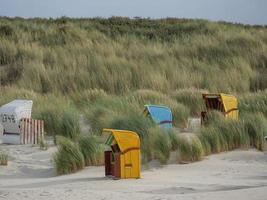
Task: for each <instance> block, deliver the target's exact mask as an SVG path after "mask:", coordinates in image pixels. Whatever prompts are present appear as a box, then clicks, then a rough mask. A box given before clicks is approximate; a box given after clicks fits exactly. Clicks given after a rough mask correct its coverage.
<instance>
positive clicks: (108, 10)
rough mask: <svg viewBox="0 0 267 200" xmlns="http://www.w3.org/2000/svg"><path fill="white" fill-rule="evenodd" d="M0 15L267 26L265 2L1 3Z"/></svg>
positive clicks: (73, 0)
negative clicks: (200, 20) (166, 19)
mask: <svg viewBox="0 0 267 200" xmlns="http://www.w3.org/2000/svg"><path fill="white" fill-rule="evenodd" d="M0 16H10V17H14V16H19V17H26V18H28V17H61V16H68V17H97V16H98V17H111V16H128V17H135V16H139V17H150V18H164V17H178V18H204V19H210V20H215V21H218V20H223V21H229V22H239V23H245V24H263V25H267V0H0Z"/></svg>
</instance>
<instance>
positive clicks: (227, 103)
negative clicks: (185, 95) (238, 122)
mask: <svg viewBox="0 0 267 200" xmlns="http://www.w3.org/2000/svg"><path fill="white" fill-rule="evenodd" d="M202 96H203V99H204V101H205V105H206V108H207V111H210V110H218V111H220V112H222V113H223V114H224V115H225V116H229V117H232V118H237V117H238V101H237V98H236V97H235V96H233V95H229V94H223V93H219V94H202Z"/></svg>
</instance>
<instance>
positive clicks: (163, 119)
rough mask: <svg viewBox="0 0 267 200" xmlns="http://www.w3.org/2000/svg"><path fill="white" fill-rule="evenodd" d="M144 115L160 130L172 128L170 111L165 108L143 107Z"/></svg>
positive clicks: (155, 106) (156, 106)
mask: <svg viewBox="0 0 267 200" xmlns="http://www.w3.org/2000/svg"><path fill="white" fill-rule="evenodd" d="M144 114H145V115H146V116H149V117H151V119H152V120H153V121H154V122H155V123H157V124H159V125H160V127H162V128H167V129H168V128H172V111H171V109H170V108H168V107H166V106H158V105H145V110H144Z"/></svg>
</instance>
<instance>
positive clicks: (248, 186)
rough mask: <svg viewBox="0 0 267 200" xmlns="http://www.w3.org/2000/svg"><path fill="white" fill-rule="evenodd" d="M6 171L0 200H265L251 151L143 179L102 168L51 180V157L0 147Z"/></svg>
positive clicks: (263, 158) (262, 171)
mask: <svg viewBox="0 0 267 200" xmlns="http://www.w3.org/2000/svg"><path fill="white" fill-rule="evenodd" d="M1 148H2V149H5V150H6V151H8V152H9V154H10V156H11V161H10V163H9V166H7V167H3V166H1V167H0V200H1V199H10V200H16V199H18V200H23V199H38V200H39V199H40V200H41V199H52V200H53V199H74V200H80V199H87V200H88V199H101V200H104V199H108V200H113V199H114V200H115V199H116V200H118V199H129V200H130V199H140V200H141V199H142V200H143V199H153V200H159V199H166V200H167V199H168V200H169V199H170V200H171V199H183V200H187V199H192V200H198V199H205V200H209V199H212V200H214V199H219V200H220V199H223V200H232V199H233V200H238V199H242V200H246V199H249V200H251V199H253V200H254V199H255V200H266V199H267V154H266V153H263V152H258V151H255V150H249V151H239V150H238V151H234V152H228V153H222V154H218V155H212V156H209V157H207V158H205V159H204V160H203V161H201V162H197V163H193V164H185V165H175V164H173V165H167V166H164V167H161V168H152V169H150V170H145V171H143V172H142V178H141V179H133V180H110V179H107V178H105V177H104V168H103V167H88V168H86V169H85V170H82V171H80V172H78V173H75V174H71V175H65V176H55V172H54V170H53V166H52V164H51V160H50V159H51V155H52V154H53V152H54V151H55V148H50V149H49V150H48V151H40V150H39V149H38V148H37V147H30V146H1Z"/></svg>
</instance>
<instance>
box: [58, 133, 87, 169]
mask: <svg viewBox="0 0 267 200" xmlns="http://www.w3.org/2000/svg"><path fill="white" fill-rule="evenodd" d="M57 143H58V151H57V152H56V153H55V154H54V156H53V161H54V164H55V168H56V170H57V173H58V174H69V173H73V172H76V171H79V170H81V169H83V168H84V166H85V162H84V157H83V154H82V152H81V151H80V148H79V146H78V145H77V144H76V143H75V142H72V141H71V140H70V139H68V138H65V137H62V136H61V137H58V138H57Z"/></svg>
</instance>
